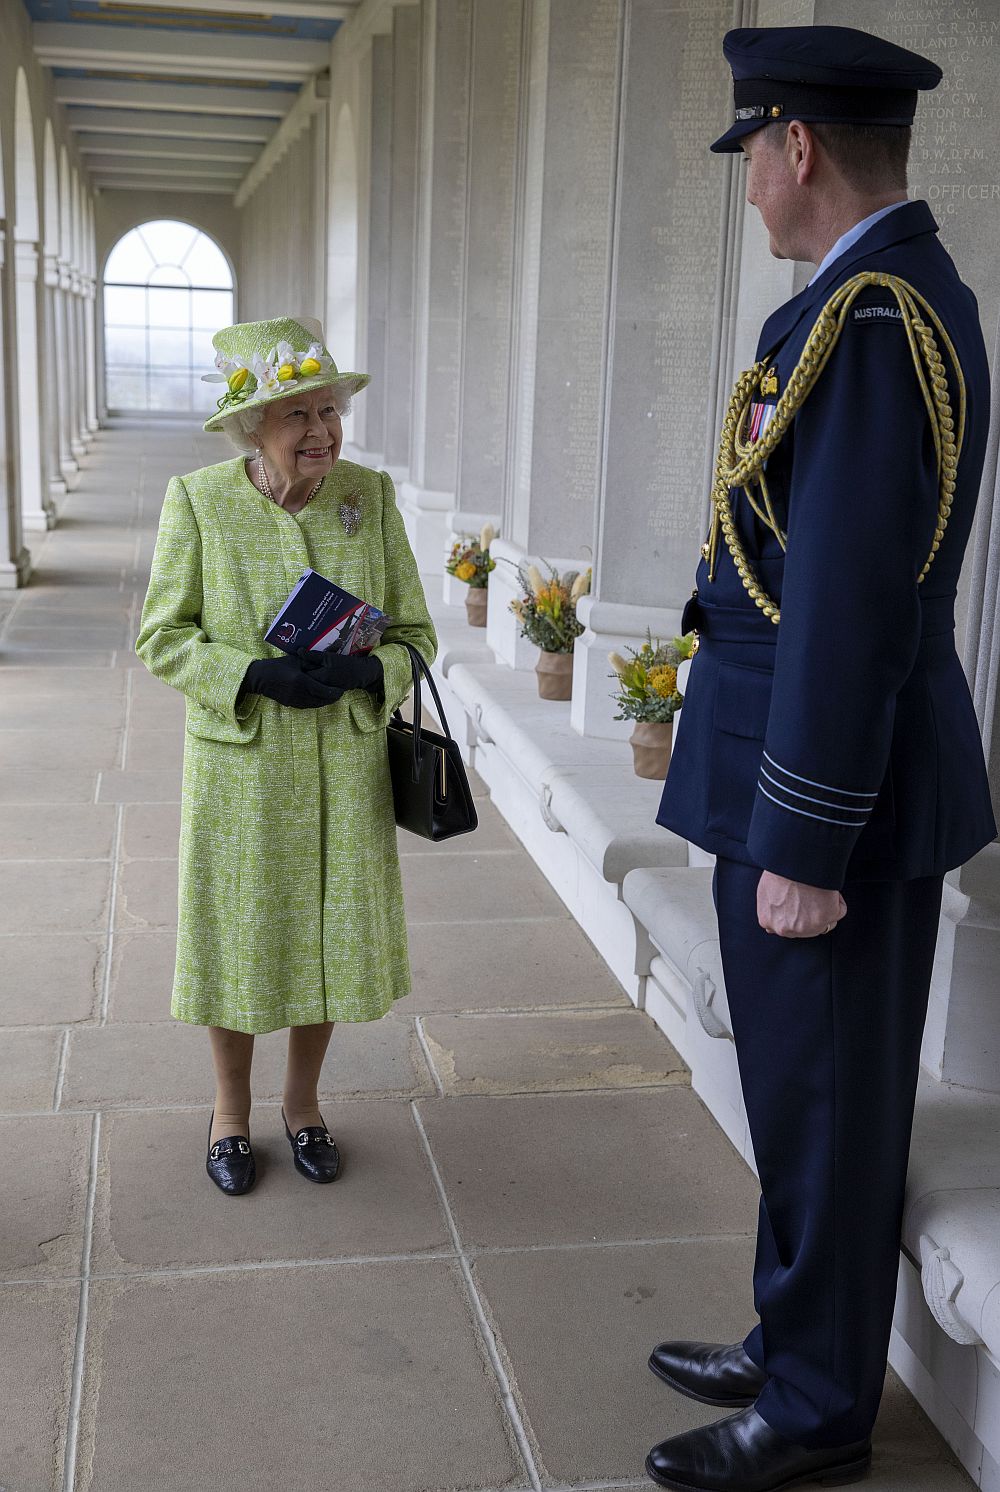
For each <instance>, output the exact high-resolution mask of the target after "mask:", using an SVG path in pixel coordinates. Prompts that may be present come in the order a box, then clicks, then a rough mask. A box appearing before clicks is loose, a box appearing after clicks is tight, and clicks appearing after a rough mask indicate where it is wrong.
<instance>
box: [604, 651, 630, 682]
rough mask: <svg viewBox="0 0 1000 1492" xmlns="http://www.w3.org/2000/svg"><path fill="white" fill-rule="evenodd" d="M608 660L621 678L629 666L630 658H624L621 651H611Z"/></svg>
mask: <svg viewBox="0 0 1000 1492" xmlns="http://www.w3.org/2000/svg"><path fill="white" fill-rule="evenodd" d="M608 662H609V663H610V664H611V667H612V668H613V669H614V671H615V673H616V674H617V675H618V677H619V678H621V676H622V674H623V673H624V672H625V670H626V669H627V668H628V659H627V658H623V657H622V655H621V653H609V654H608Z"/></svg>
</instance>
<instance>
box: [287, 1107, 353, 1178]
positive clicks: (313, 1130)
mask: <svg viewBox="0 0 1000 1492" xmlns="http://www.w3.org/2000/svg"><path fill="white" fill-rule="evenodd" d="M281 1122H282V1124H284V1126H285V1134H286V1135H287V1136H288V1143H289V1145H291V1147H292V1159H293V1161H294V1162H295V1169H296V1170H297V1171H298V1172H299V1174H300V1175H301V1176H304V1177H305V1178H306V1180H307V1181H318V1182H320V1183H323V1182H327V1181H336V1179H337V1173H338V1171H339V1170H340V1152H339V1150H338V1149H337V1146H336V1145H335V1143H334V1139H333V1135H332V1134H331V1133H330V1131H329V1130H328V1129H327V1127H326V1125H325V1124H322V1125H321V1124H310V1125H307V1126H306V1128H304V1129H300V1130H299V1132H298V1134H295V1135H293V1134H292V1132H291V1130H290V1129H289V1128H288V1124H287V1122H286V1120H285V1111H284V1109H282V1111H281Z"/></svg>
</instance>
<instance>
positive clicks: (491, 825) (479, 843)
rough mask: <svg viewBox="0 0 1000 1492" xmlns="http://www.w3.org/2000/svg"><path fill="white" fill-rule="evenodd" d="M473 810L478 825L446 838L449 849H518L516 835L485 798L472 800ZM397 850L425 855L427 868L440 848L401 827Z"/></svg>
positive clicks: (464, 851) (458, 850)
mask: <svg viewBox="0 0 1000 1492" xmlns="http://www.w3.org/2000/svg"><path fill="white" fill-rule="evenodd" d="M476 813H477V816H478V818H479V827H478V828H477V829H476V830H475V831H474V832H473V833H472V834H462V835H459V836H458V837H457V838H455V839H450V840H449V841H448V849H449V851H450V852H452V853H456V854H457V853H465V854H473V855H474V854H478V853H480V852H481V851H483V850H517V849H519V848H520V846H519V843H518V839H517V836H516V835H515V834H513V833H512V831H511V830H510V829H509V828H508V827H507V823H506V820H505V819H504V817H503V815H502V814H500V813H498V812H497V810H496V809H495V808H494V807H493V805H492V804H491V803H490V801H489V799H488V798H479V799H477V800H476ZM399 853H400V854H401V855H424V856H427V866H428V868H431V862H432V859H434V858H436V857H437V855H439V854H440V853H441V851H440V849H439V848H438V847H437V846H436V845H432V844H429V843H428V841H427V840H426V839H421V838H420V837H419V835H416V834H409V833H407V832H406V831H405V830H403V829H401V830H400V832H399Z"/></svg>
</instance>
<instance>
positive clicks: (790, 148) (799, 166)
mask: <svg viewBox="0 0 1000 1492" xmlns="http://www.w3.org/2000/svg"><path fill="white" fill-rule="evenodd" d="M816 158H817V157H816V136H815V135H814V134H813V132H812V130H811V129H810V128H809V126H808V124H803V123H802V120H801V119H791V120H789V122H788V127H787V129H786V131H785V159H786V161H787V162H788V165H789V167H790V169H791V171H792V172H793V174H794V176H795V180H796V182H797V183H798V185H799V186H806V185H807V183H808V182H809V181H811V179H812V176H813V173H814V172H815V170H816Z"/></svg>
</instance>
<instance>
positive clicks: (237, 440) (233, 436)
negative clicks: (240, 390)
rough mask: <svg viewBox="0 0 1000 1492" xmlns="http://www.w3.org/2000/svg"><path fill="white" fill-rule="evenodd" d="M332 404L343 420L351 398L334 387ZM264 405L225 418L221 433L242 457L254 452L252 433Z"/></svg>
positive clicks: (257, 424) (257, 425) (258, 422)
mask: <svg viewBox="0 0 1000 1492" xmlns="http://www.w3.org/2000/svg"><path fill="white" fill-rule="evenodd" d="M333 402H334V404H336V406H337V413H338V414H339V415H340V417H341V418H342V419H343V418H344V417H345V416H347V415H349V414H350V412H351V396H350V394H349V393H348V392H347V390H346V389H339V388H337V387H336V386H334V390H333ZM266 408H267V405H266V404H251V405H250V406H249V408H247V409H237V410H234V412H233V413H232V414H231V415H228V416H227V417H226V421H225V424H224V425H223V426H222V429H223V432H224V433H225V434H226V435H228V437H229V439H230V440H231V441H232V443H233V445H234V446H235V447H236V449H237V450H238V451H239V452H240V453H241V455H243V456H252V455H254V453H255V452H256V450H257V448H258V445H259V442H258V441H256V440H255V439H254V432H255V431H256V430H257V428H258V427H259V425H260V422H261V420H262V419H263V418H264V411H265V409H266Z"/></svg>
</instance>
